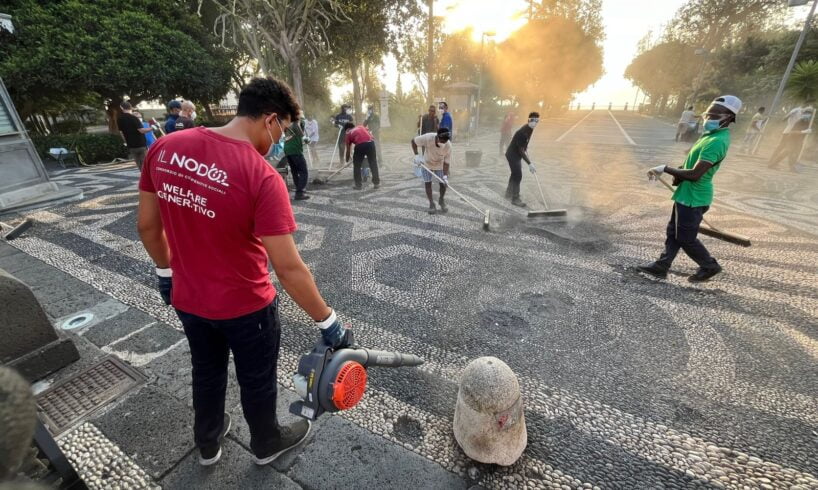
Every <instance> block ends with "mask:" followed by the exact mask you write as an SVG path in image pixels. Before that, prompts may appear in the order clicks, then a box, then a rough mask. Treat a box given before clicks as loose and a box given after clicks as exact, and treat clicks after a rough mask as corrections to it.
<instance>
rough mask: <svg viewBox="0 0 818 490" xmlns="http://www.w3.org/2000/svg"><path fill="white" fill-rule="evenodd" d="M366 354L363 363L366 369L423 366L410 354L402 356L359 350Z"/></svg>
mask: <svg viewBox="0 0 818 490" xmlns="http://www.w3.org/2000/svg"><path fill="white" fill-rule="evenodd" d="M361 350H363V351H365V352H366V354H367V356H366V357H367V358H366V360H365V361H364V362H363V365H364V366H366V367H369V366H380V367H401V366H420V365H421V364H423V359H421V358H420V357H418V356H415V355H412V354H403V353H401V352H387V351H382V350H369V349H361Z"/></svg>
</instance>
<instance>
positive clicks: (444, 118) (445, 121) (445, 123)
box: [438, 101, 454, 139]
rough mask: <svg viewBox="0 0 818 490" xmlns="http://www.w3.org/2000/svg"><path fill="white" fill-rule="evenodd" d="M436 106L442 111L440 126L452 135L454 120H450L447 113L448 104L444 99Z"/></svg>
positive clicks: (450, 117)
mask: <svg viewBox="0 0 818 490" xmlns="http://www.w3.org/2000/svg"><path fill="white" fill-rule="evenodd" d="M438 107H439V108H440V112H441V113H442V114H441V116H440V127H441V128H447V129H448V130H449V133H450V134H452V135H454V121H452V115H451V114H450V113H449V104H447V103H446V102H445V101H444V102H441V103H440V104H439V105H438ZM452 139H454V138H452Z"/></svg>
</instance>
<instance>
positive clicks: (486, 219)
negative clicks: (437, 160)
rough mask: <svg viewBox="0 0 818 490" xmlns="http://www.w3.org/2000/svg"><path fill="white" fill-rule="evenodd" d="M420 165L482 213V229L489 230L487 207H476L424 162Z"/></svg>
mask: <svg viewBox="0 0 818 490" xmlns="http://www.w3.org/2000/svg"><path fill="white" fill-rule="evenodd" d="M420 166H421V167H423V168H424V169H425V170H426V171H427V172H429V173H430V174H432V177H434V178H435V179H437V180H438V181H439V182H440V183H441V184H443V185H445V186H446V187H448V188H449V189H450V190H451V191H452V192H454V193H455V194H457V195H458V196H459V197H460V199H463V200H464V201H466V203H467V204H468V205H469V206H471V207H473V208H474V209H476V210H477V212H478V213H480V214H482V215H483V230H484V231H489V210H488V209H486V210H485V211H483V210H482V209H480V208H478V207H477V205H476V204H474V203H473V202H471V201H470V200H469V199H468V198H466V196H464V195H463V194H461V193H459V192H457V190H456V189H455V188H454V187H452V186H451V185H450V184H448V183H447V182H445V181H444V180H443V179H441V178H440V177H438V176H437V174H436V173H434V172H433V171H431V170H429V167H427V166H426V165H424V164H422V163H421V164H420Z"/></svg>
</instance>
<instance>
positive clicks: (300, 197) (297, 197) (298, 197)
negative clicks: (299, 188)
mask: <svg viewBox="0 0 818 490" xmlns="http://www.w3.org/2000/svg"><path fill="white" fill-rule="evenodd" d="M309 198H310V196H308V195H306V194H296V195H295V200H296V201H306V200H307V199H309Z"/></svg>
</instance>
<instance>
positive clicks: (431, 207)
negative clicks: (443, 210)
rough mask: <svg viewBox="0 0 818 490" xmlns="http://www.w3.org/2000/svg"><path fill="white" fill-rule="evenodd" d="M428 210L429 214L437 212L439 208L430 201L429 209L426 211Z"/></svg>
mask: <svg viewBox="0 0 818 490" xmlns="http://www.w3.org/2000/svg"><path fill="white" fill-rule="evenodd" d="M426 212H427V213H429V214H437V208H436V207H435V203H433V202H430V203H429V210H428V211H426Z"/></svg>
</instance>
